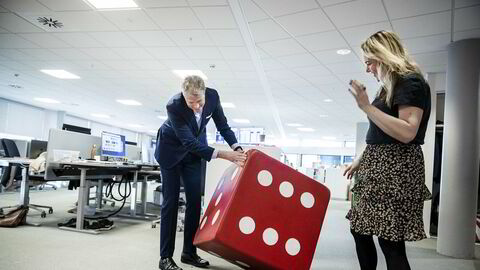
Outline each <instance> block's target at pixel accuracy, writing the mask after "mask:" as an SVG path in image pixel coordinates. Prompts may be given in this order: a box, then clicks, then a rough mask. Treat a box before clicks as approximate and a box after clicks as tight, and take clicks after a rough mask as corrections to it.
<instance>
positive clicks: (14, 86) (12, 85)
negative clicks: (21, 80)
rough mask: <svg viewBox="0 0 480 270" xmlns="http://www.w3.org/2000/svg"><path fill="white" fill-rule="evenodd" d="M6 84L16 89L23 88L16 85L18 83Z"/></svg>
mask: <svg viewBox="0 0 480 270" xmlns="http://www.w3.org/2000/svg"><path fill="white" fill-rule="evenodd" d="M8 86H10V87H12V88H16V89H22V88H23V87H22V86H21V85H18V84H9V85H8Z"/></svg>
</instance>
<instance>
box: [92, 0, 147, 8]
mask: <svg viewBox="0 0 480 270" xmlns="http://www.w3.org/2000/svg"><path fill="white" fill-rule="evenodd" d="M87 1H88V3H90V4H92V6H94V7H95V8H97V9H111V8H112V9H113V8H138V5H137V4H136V3H135V2H134V1H133V0H87Z"/></svg>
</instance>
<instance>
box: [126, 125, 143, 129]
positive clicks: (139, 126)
mask: <svg viewBox="0 0 480 270" xmlns="http://www.w3.org/2000/svg"><path fill="white" fill-rule="evenodd" d="M128 126H129V127H134V128H141V127H143V126H142V125H139V124H130V125H128Z"/></svg>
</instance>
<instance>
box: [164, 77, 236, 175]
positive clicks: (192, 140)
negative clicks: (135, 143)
mask: <svg viewBox="0 0 480 270" xmlns="http://www.w3.org/2000/svg"><path fill="white" fill-rule="evenodd" d="M167 115H168V119H167V120H166V121H165V122H164V123H163V125H162V126H161V127H160V128H159V129H158V133H157V149H156V150H155V159H156V160H157V162H158V164H160V166H162V167H163V168H166V169H170V168H173V167H174V166H175V165H176V164H178V162H180V161H181V160H182V159H183V158H184V157H185V156H186V155H187V154H188V153H192V154H195V155H197V156H199V157H201V158H202V159H205V160H207V161H210V160H211V158H212V155H213V152H214V150H215V149H214V148H212V147H210V146H208V143H207V133H206V126H207V124H208V121H210V119H212V118H213V121H214V122H215V126H216V127H217V130H218V131H219V132H220V134H221V135H222V136H223V138H224V139H225V141H227V143H228V144H229V145H230V146H231V145H233V144H235V143H237V139H236V138H235V133H234V132H233V131H232V130H231V129H230V126H229V125H228V123H227V118H226V117H225V115H224V113H223V109H222V106H221V104H220V97H219V96H218V93H217V91H216V90H215V89H211V88H208V87H207V89H206V91H205V105H204V106H203V111H202V116H201V119H202V120H201V124H200V128H199V127H198V124H197V121H196V119H195V115H194V113H193V110H192V109H190V108H188V107H187V103H186V102H185V98H184V97H183V95H182V93H178V94H176V95H175V96H173V97H172V98H171V99H170V101H168V104H167Z"/></svg>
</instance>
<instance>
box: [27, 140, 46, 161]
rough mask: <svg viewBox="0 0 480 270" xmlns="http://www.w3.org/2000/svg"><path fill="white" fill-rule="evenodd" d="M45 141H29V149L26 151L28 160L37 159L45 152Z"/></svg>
mask: <svg viewBox="0 0 480 270" xmlns="http://www.w3.org/2000/svg"><path fill="white" fill-rule="evenodd" d="M47 144H48V142H46V141H39V140H32V141H30V149H29V151H28V157H29V158H37V157H38V156H40V154H41V153H43V152H45V151H47Z"/></svg>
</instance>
